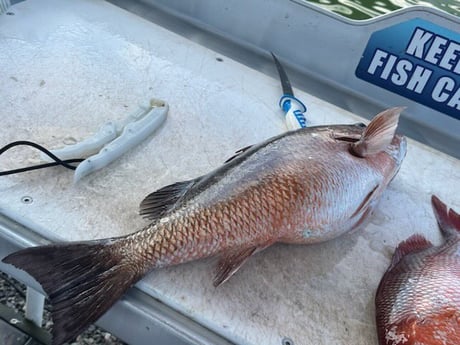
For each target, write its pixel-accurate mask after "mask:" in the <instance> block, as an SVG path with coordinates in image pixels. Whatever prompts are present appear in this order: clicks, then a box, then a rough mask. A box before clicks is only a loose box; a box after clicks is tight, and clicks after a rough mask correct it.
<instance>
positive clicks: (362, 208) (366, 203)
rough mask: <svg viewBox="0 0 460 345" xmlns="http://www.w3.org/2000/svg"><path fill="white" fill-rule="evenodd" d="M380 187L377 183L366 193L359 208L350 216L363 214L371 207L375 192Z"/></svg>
mask: <svg viewBox="0 0 460 345" xmlns="http://www.w3.org/2000/svg"><path fill="white" fill-rule="evenodd" d="M378 189H379V185H376V186H375V187H374V188H372V190H371V191H370V192H369V193H368V194H367V195H366V197H365V198H364V199H363V201H362V202H361V204H359V206H358V208H357V209H356V210H355V212H353V214H352V215H351V216H350V218H353V217H356V216H357V215H358V214H360V213H362V212H363V214H364V213H365V212H366V210H367V209H368V208H369V206H370V204H371V202H372V201H374V200H375V199H376V198H375V194H376V192H377V190H378Z"/></svg>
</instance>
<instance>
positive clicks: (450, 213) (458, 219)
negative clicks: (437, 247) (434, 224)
mask: <svg viewBox="0 0 460 345" xmlns="http://www.w3.org/2000/svg"><path fill="white" fill-rule="evenodd" d="M431 204H432V206H433V211H434V215H435V216H436V219H437V221H438V224H439V228H440V229H441V231H442V233H443V234H444V236H446V237H449V236H460V214H458V213H457V212H455V211H454V210H453V209H449V208H448V207H447V206H446V204H444V203H443V202H442V201H441V200H440V199H439V198H438V197H437V196H435V195H433V196H432V197H431Z"/></svg>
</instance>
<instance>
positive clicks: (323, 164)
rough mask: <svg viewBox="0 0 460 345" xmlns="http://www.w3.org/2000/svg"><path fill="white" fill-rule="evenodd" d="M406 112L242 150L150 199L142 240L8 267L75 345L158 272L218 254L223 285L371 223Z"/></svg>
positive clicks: (21, 256) (59, 333)
mask: <svg viewBox="0 0 460 345" xmlns="http://www.w3.org/2000/svg"><path fill="white" fill-rule="evenodd" d="M401 110H402V108H392V109H388V110H386V111H384V112H382V113H380V114H379V115H377V116H376V117H375V118H374V119H373V120H372V121H371V122H370V124H369V126H367V127H366V126H365V125H363V124H356V125H331V126H318V127H311V128H303V129H299V130H297V131H291V132H287V133H284V134H281V135H279V136H276V137H274V138H271V139H269V140H266V141H265V142H262V143H261V144H258V145H254V146H251V147H247V148H245V149H242V150H240V151H239V152H237V154H236V155H235V156H233V157H232V158H230V159H229V160H228V161H227V162H225V163H224V165H222V166H221V167H220V168H218V169H216V170H214V171H213V172H211V173H209V174H207V175H204V176H201V177H198V178H196V179H193V180H189V181H184V182H178V183H174V184H172V185H169V186H166V187H163V188H161V189H160V190H158V191H156V192H154V193H152V194H150V195H148V196H147V197H146V198H145V199H144V201H142V203H141V205H140V213H141V215H143V216H145V217H146V218H148V219H150V220H151V221H152V222H151V224H150V225H148V226H146V227H145V228H144V229H142V230H140V231H138V232H135V233H133V234H130V235H127V236H124V237H118V238H110V239H102V240H94V241H88V242H78V243H58V244H52V245H48V246H41V247H35V248H28V249H24V250H21V251H18V252H16V253H13V254H11V255H9V256H8V257H6V258H5V259H3V261H4V262H6V263H9V264H13V265H14V266H16V267H18V268H20V269H23V270H25V271H26V272H28V273H29V274H31V275H32V276H33V277H34V278H35V279H36V280H37V281H38V282H39V283H40V284H41V285H42V287H43V289H44V290H45V292H46V293H47V294H48V296H49V299H50V302H51V304H52V306H53V311H52V317H53V320H54V327H53V331H52V334H53V344H62V343H63V342H65V341H68V340H71V339H73V338H74V337H75V336H77V335H78V334H79V333H81V332H82V331H83V330H84V329H85V328H86V327H87V326H88V325H89V324H91V323H93V322H94V321H96V320H97V319H98V318H99V317H100V316H101V315H102V314H103V313H104V312H105V311H107V309H109V308H110V307H111V306H112V305H113V304H114V303H115V302H116V301H117V300H118V299H119V298H120V297H121V296H122V294H123V293H124V292H125V291H126V290H127V289H128V288H129V287H130V286H132V285H133V284H134V283H136V282H137V281H138V280H139V279H141V278H142V277H143V276H144V275H145V274H146V273H147V272H149V271H150V270H152V269H156V268H160V267H165V266H170V265H177V264H180V263H183V262H187V261H191V260H196V259H200V258H205V257H209V256H218V257H219V263H218V265H217V273H216V275H215V278H214V285H215V286H218V285H220V284H222V283H223V282H225V281H226V280H227V279H228V278H230V277H231V276H232V275H233V274H234V273H235V272H236V271H237V270H238V269H239V268H240V267H241V265H243V264H244V262H245V261H246V260H247V259H248V258H249V257H250V256H251V255H253V254H255V253H257V252H259V251H261V250H263V249H264V248H267V247H269V246H270V245H272V244H274V243H276V242H286V243H315V242H322V241H325V240H329V239H331V238H334V237H337V236H339V235H341V234H343V233H345V232H347V231H349V230H351V229H354V228H356V227H358V226H359V225H361V224H362V222H363V220H364V219H365V218H367V216H368V215H369V214H370V213H371V211H372V209H373V208H374V207H375V205H376V203H377V201H378V200H379V198H380V196H381V194H382V192H383V191H384V190H385V188H386V186H387V185H388V183H389V182H390V181H391V179H392V178H393V177H394V176H395V174H396V173H397V171H398V169H399V167H400V165H401V162H402V160H403V158H404V156H405V152H406V143H405V139H404V138H403V137H401V136H399V135H395V130H396V127H397V123H398V119H399V114H400V112H401Z"/></svg>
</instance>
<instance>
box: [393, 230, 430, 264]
mask: <svg viewBox="0 0 460 345" xmlns="http://www.w3.org/2000/svg"><path fill="white" fill-rule="evenodd" d="M432 246H433V244H432V243H431V242H430V241H428V240H427V239H426V238H425V237H424V236H423V235H420V234H415V235H412V236H410V237H409V238H408V239H407V240H405V241H402V242H401V243H400V244H399V245H398V247H397V248H396V250H395V252H394V254H393V258H392V259H391V265H390V268H389V270H390V269H392V268H393V267H394V266H396V264H397V263H398V262H399V261H401V259H402V258H403V257H405V256H406V255H407V254H410V253H414V252H418V251H421V250H423V249H427V248H430V247H432Z"/></svg>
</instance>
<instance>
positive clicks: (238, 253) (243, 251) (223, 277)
mask: <svg viewBox="0 0 460 345" xmlns="http://www.w3.org/2000/svg"><path fill="white" fill-rule="evenodd" d="M266 247H268V246H263V247H259V246H251V247H244V248H240V249H236V250H232V251H230V252H227V253H224V254H223V255H222V257H221V258H220V260H219V263H218V264H217V269H216V276H215V277H214V280H213V285H214V286H215V287H218V286H219V285H221V284H223V283H225V282H226V281H227V280H228V279H229V278H230V277H231V276H232V275H233V274H235V273H236V271H238V270H239V269H240V267H241V266H243V264H244V263H245V262H246V260H247V259H249V257H250V256H251V255H252V254H254V253H256V252H258V251H261V250H262V249H264V248H266Z"/></svg>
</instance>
